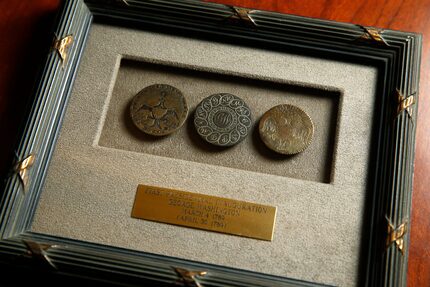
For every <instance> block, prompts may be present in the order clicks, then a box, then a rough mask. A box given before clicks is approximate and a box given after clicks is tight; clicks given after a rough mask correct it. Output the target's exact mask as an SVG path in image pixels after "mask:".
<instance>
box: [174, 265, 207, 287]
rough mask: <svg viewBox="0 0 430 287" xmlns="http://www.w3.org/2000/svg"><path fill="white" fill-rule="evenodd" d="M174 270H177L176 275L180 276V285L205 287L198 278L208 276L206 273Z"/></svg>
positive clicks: (180, 269)
mask: <svg viewBox="0 0 430 287" xmlns="http://www.w3.org/2000/svg"><path fill="white" fill-rule="evenodd" d="M173 270H175V272H176V274H177V275H178V276H179V279H178V281H177V283H178V284H181V285H182V286H185V287H203V285H202V284H200V283H199V282H198V281H197V278H196V276H205V275H206V274H207V272H206V271H189V270H187V269H183V268H173Z"/></svg>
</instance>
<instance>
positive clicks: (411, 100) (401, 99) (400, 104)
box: [396, 89, 416, 119]
mask: <svg viewBox="0 0 430 287" xmlns="http://www.w3.org/2000/svg"><path fill="white" fill-rule="evenodd" d="M415 94H416V93H413V94H411V95H409V96H407V97H406V96H404V95H403V94H402V92H400V90H399V89H396V97H397V116H399V115H400V114H401V113H402V112H403V111H406V112H407V114H408V116H409V118H410V119H412V108H413V105H414V104H415ZM397 116H396V117H397Z"/></svg>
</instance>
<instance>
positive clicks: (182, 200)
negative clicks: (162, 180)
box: [132, 185, 276, 240]
mask: <svg viewBox="0 0 430 287" xmlns="http://www.w3.org/2000/svg"><path fill="white" fill-rule="evenodd" d="M275 216H276V207H273V206H267V205H261V204H256V203H250V202H244V201H238V200H232V199H227V198H221V197H215V196H209V195H202V194H196V193H191V192H184V191H178V190H171V189H165V188H159V187H153V186H146V185H139V187H138V189H137V194H136V199H135V203H134V207H133V211H132V217H135V218H140V219H147V220H151V221H158V222H163V223H169V224H175V225H182V226H188V227H193V228H199V229H205V230H211V231H217V232H222V233H228V234H234V235H240V236H245V237H252V238H256V239H262V240H272V236H273V229H274V223H275Z"/></svg>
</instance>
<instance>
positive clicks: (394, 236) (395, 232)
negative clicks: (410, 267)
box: [386, 218, 408, 255]
mask: <svg viewBox="0 0 430 287" xmlns="http://www.w3.org/2000/svg"><path fill="white" fill-rule="evenodd" d="M387 222H388V230H387V241H386V248H387V249H388V248H390V246H391V245H392V244H394V245H395V246H396V247H397V249H399V251H400V252H401V253H402V255H405V244H404V237H405V235H406V233H407V232H408V221H407V220H406V219H404V220H403V221H402V223H401V224H400V225H398V226H396V227H395V226H394V225H393V224H392V223H391V221H390V220H389V219H388V218H387Z"/></svg>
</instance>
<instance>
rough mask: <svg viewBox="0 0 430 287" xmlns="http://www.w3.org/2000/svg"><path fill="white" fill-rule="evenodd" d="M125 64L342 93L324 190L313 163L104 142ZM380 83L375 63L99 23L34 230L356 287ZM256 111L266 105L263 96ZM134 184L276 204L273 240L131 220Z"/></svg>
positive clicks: (129, 92)
mask: <svg viewBox="0 0 430 287" xmlns="http://www.w3.org/2000/svg"><path fill="white" fill-rule="evenodd" d="M113 43H114V44H113ZM122 57H124V58H127V59H132V60H133V61H138V62H145V61H146V62H148V61H155V62H163V63H167V64H168V63H170V64H171V65H173V66H187V67H199V69H204V70H207V71H213V72H216V73H224V74H234V75H240V76H241V77H245V78H246V77H248V78H249V77H251V78H260V79H266V80H267V81H275V82H284V83H285V84H288V85H290V86H309V87H312V88H314V89H319V90H321V91H323V90H329V91H333V90H338V91H340V92H341V93H342V96H341V97H340V101H339V107H338V112H339V114H338V121H337V137H338V140H337V143H336V144H334V148H333V150H334V162H333V165H332V166H333V170H332V177H331V183H330V184H327V183H321V182H318V181H321V180H320V179H317V178H316V177H312V176H314V175H313V174H315V170H317V169H314V170H312V168H309V169H306V170H308V172H309V174H308V175H306V173H305V176H304V179H297V178H294V177H295V176H294V175H290V174H289V173H286V174H284V176H279V175H273V174H267V173H263V172H256V171H255V170H252V171H249V170H246V169H238V168H231V167H226V166H225V164H222V163H220V164H219V165H217V164H216V163H215V162H211V163H207V162H206V163H202V162H196V161H193V160H184V159H178V158H175V157H174V156H172V157H170V155H169V154H167V156H166V155H164V156H159V155H154V154H151V153H145V152H141V150H136V149H134V148H133V147H132V144H129V145H128V144H126V145H125V146H121V147H118V146H117V145H116V144H117V143H109V142H110V140H109V137H104V132H106V130H105V129H106V128H107V127H108V125H107V124H108V122H109V120H111V119H109V113H110V109H111V107H112V104H114V103H115V100H116V99H115V93H114V92H115V88H116V87H119V86H116V85H117V80H118V79H121V71H120V72H119V74H117V73H118V71H119V69H120V63H121V58H122ZM232 59H234V60H232ZM243 63H247V64H246V65H243ZM251 75H252V76H251ZM117 76H118V77H117ZM135 76H136V77H139V75H138V74H136V75H135ZM376 80H377V70H376V68H373V67H368V66H362V65H353V64H347V65H346V64H345V63H342V62H336V61H331V60H324V59H315V58H308V57H304V56H297V55H288V54H285V53H279V52H273V51H264V50H257V49H252V48H245V47H239V46H231V45H227V44H221V43H214V42H206V41H201V40H195V39H187V38H182V37H175V36H168V35H162V34H155V33H149V32H143V31H134V30H128V29H122V28H115V27H111V26H103V25H100V24H94V25H93V27H92V30H91V33H90V37H89V39H88V45H87V47H86V50H85V52H84V55H83V59H82V64H81V66H80V70H79V73H78V77H77V79H76V84H75V87H74V90H73V93H72V96H71V99H70V103H69V106H68V109H67V112H66V115H65V119H64V124H63V127H62V131H61V134H60V136H59V139H58V144H57V147H56V150H55V152H54V155H53V158H52V161H51V165H50V167H49V170H48V175H47V179H46V184H45V188H44V191H43V193H42V195H41V199H40V203H39V206H38V208H37V212H36V216H35V218H34V223H33V226H32V231H35V232H41V233H47V234H52V235H57V236H62V237H68V238H72V239H79V240H85V241H90V242H97V243H102V244H107V245H113V246H118V247H124V248H131V249H135V250H142V251H147V252H152V253H156V254H164V255H168V256H175V257H180V258H186V259H190V260H196V261H203V262H208V263H213V264H219V265H226V266H230V267H235V268H241V269H246V270H252V271H257V272H264V273H268V274H274V275H281V276H288V277H291V278H297V279H303V280H309V281H316V282H321V283H328V284H335V285H342V286H354V285H355V282H356V278H357V273H358V256H359V252H360V242H359V240H357V238H360V236H359V235H360V231H361V227H362V226H361V224H362V218H363V214H362V211H363V205H364V197H365V187H366V175H367V166H368V157H369V147H370V136H371V135H370V132H371V131H370V129H369V126H370V125H371V121H372V116H373V100H374V98H375V97H374V95H375V83H376ZM137 86H138V85H134V84H132V83H130V85H129V86H128V90H127V85H124V86H123V88H124V89H126V90H125V91H123V92H124V95H133V94H134V93H136V92H137V91H138V90H139V89H140V88H143V86H142V87H139V89H138V87H137ZM136 90H137V91H136ZM292 97H293V98H294V95H292ZM295 101H297V104H299V101H302V99H301V98H300V97H298V96H297V97H296V98H295ZM303 101H304V100H303ZM253 105H255V107H258V108H261V109H262V110H264V109H265V107H260V106H259V104H258V101H256V102H255V103H253ZM310 108H311V109H312V108H313V107H310ZM111 111H112V110H111ZM324 111H325V110H324V109H321V111H320V112H324ZM111 124H112V123H111ZM323 140H324V138H323V137H321V141H323ZM318 141H319V139H317V141H316V143H318ZM243 146H244V147H245V146H246V143H244V145H243ZM317 146H318V145H317ZM112 147H115V148H112ZM324 148H325V147H323V148H322V149H324ZM307 164H312V162H311V163H307ZM257 169H258V167H257ZM311 173H312V174H311ZM65 175H67V176H65ZM306 179H307V180H306ZM138 184H149V185H157V186H163V187H167V188H175V189H181V190H186V191H192V192H198V193H203V194H209V195H216V196H223V197H228V198H234V199H238V200H246V201H252V202H258V203H262V204H269V205H275V206H277V207H278V216H277V221H276V228H275V234H274V240H273V241H272V242H264V241H258V240H254V239H246V238H241V237H236V236H230V235H224V234H218V233H212V232H206V231H201V230H194V229H189V228H183V227H177V226H170V225H167V224H160V223H154V222H147V221H143V220H138V219H133V218H131V217H130V213H131V208H132V205H133V201H134V196H135V192H136V187H137V185H138Z"/></svg>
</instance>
